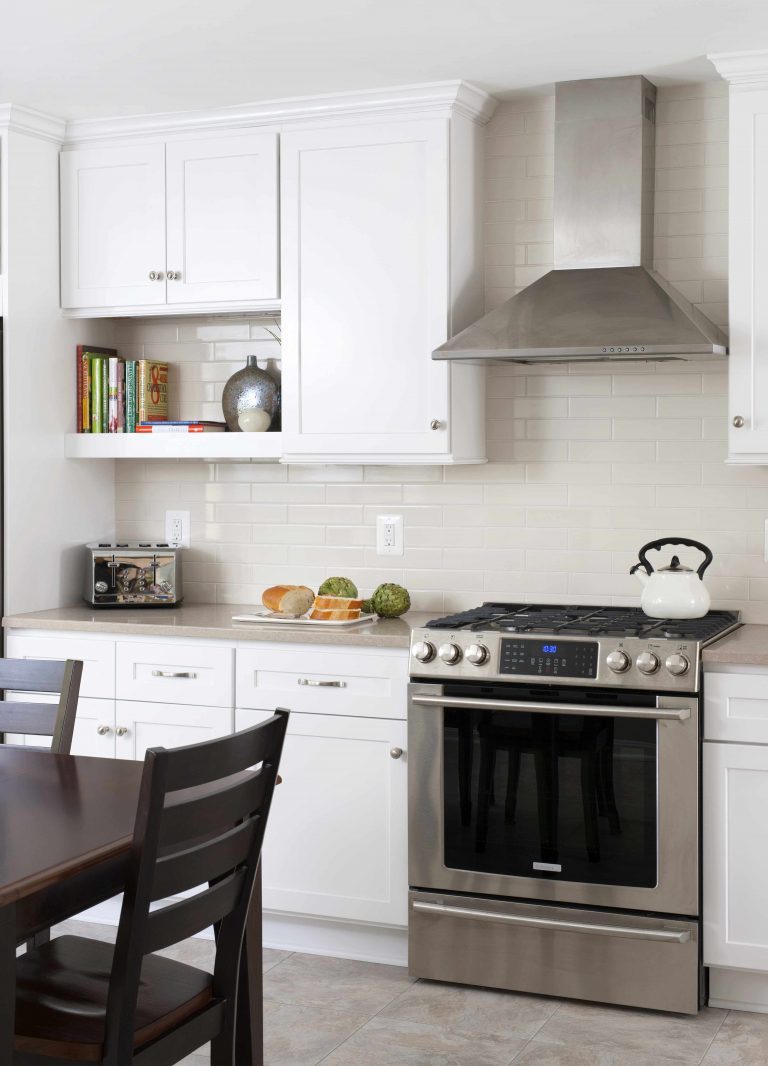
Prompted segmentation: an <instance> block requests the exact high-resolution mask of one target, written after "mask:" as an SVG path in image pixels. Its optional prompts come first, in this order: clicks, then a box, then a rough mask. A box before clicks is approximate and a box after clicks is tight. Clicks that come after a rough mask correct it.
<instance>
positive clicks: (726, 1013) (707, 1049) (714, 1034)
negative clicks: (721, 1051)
mask: <svg viewBox="0 0 768 1066" xmlns="http://www.w3.org/2000/svg"><path fill="white" fill-rule="evenodd" d="M730 1015H731V1011H729V1010H727V1011H726V1012H725V1014H724V1015H723V1016H722V1018H721V1019H720V1024H719V1025H718V1027H717V1029H715V1031H714V1033H713V1034H712V1039H711V1040H710V1042H709V1043H708V1044H707V1046H706V1049H705V1051H704V1054H703V1055H702V1056H701V1058H700V1059H699V1063H698V1066H701V1063H702V1062H704V1059H705V1058H706V1057H707V1055H708V1054H709V1049H710V1048H711V1047H712V1045H713V1044H714V1042H715V1040H717V1035H718V1033H719V1032H720V1030H721V1029H722V1028H723V1026H724V1025H725V1023H726V1021H727V1020H728V1018H729V1017H730Z"/></svg>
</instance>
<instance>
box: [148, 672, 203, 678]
mask: <svg viewBox="0 0 768 1066" xmlns="http://www.w3.org/2000/svg"><path fill="white" fill-rule="evenodd" d="M152 677H185V678H189V679H190V680H191V679H192V678H195V677H197V674H196V673H195V672H194V671H193V670H153V671H152Z"/></svg>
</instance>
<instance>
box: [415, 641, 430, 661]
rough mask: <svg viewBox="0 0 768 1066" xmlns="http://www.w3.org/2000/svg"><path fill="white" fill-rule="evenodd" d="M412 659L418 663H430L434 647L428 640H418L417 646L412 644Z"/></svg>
mask: <svg viewBox="0 0 768 1066" xmlns="http://www.w3.org/2000/svg"><path fill="white" fill-rule="evenodd" d="M411 651H412V652H413V657H414V659H418V660H419V662H420V663H428V662H431V661H432V659H434V657H435V645H434V644H430V642H429V641H428V640H420V641H419V643H418V644H414V645H413V647H412V648H411Z"/></svg>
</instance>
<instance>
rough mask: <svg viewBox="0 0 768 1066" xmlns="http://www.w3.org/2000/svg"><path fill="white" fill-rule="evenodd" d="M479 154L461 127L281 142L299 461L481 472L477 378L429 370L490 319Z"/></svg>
mask: <svg viewBox="0 0 768 1066" xmlns="http://www.w3.org/2000/svg"><path fill="white" fill-rule="evenodd" d="M457 124H461V127H462V128H461V129H458V128H457ZM478 149H479V146H478V137H477V136H476V135H475V131H474V127H473V125H472V123H471V122H470V121H469V120H468V119H466V118H464V117H463V116H462V117H454V118H451V119H448V118H442V117H435V118H425V119H418V120H417V119H400V120H397V121H389V122H381V123H379V122H377V123H369V124H360V125H352V126H336V127H333V126H332V127H329V128H325V129H312V130H304V131H300V132H299V131H297V132H289V133H287V134H285V135H283V137H282V143H281V218H282V293H283V389H284V401H283V442H284V450H285V452H286V454H287V456H288V457H289V458H300V457H307V458H308V459H313V460H316V461H321V460H327V461H331V462H332V461H333V460H334V458H335V457H341V456H343V457H344V458H345V459H348V460H349V459H357V460H360V461H364V462H392V461H394V462H430V461H433V462H434V461H440V462H452V461H453V462H460V461H464V462H478V461H483V459H484V458H485V440H484V430H483V415H484V411H483V371H482V368H480V367H471V366H462V367H458V366H449V365H447V364H445V363H439V362H434V361H433V360H432V358H431V353H432V350H433V348H436V347H437V346H438V345H439V344H441V343H442V342H443V341H444V340H445V339H446V338H447V337H448V336H449V335H450V333H451V332H455V331H456V330H457V329H460V328H462V327H463V326H464V325H466V324H467V322H468V320H469V319H471V318H472V317H478V316H479V314H480V313H481V312H482V302H481V296H482V294H481V284H480V282H481V257H480V253H479V241H478V243H477V244H476V243H475V238H476V234H477V233H478V231H477V230H476V227H479V224H480V221H479V218H478V217H477V215H478V212H477V210H476V207H477V205H476V202H475V200H476V197H475V194H476V189H477V170H478V165H479V151H478ZM465 191H466V196H465V195H463V193H464V192H465ZM454 252H455V253H456V254H455V256H454ZM459 293H461V295H462V298H463V299H464V300H465V301H466V307H465V308H464V309H463V310H464V313H465V317H466V319H467V320H462V321H457V320H456V319H457V318H459V317H461V315H460V313H459V314H457V308H456V306H455V302H456V294H459ZM468 297H469V298H468Z"/></svg>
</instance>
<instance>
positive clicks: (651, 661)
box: [636, 651, 660, 674]
mask: <svg viewBox="0 0 768 1066" xmlns="http://www.w3.org/2000/svg"><path fill="white" fill-rule="evenodd" d="M636 665H637V669H638V670H639V671H640V673H641V674H655V673H656V671H657V670H658V669H659V665H660V664H659V659H658V656H656V655H654V654H653V652H652V651H644V652H641V653H640V655H638V657H637V664H636Z"/></svg>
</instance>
